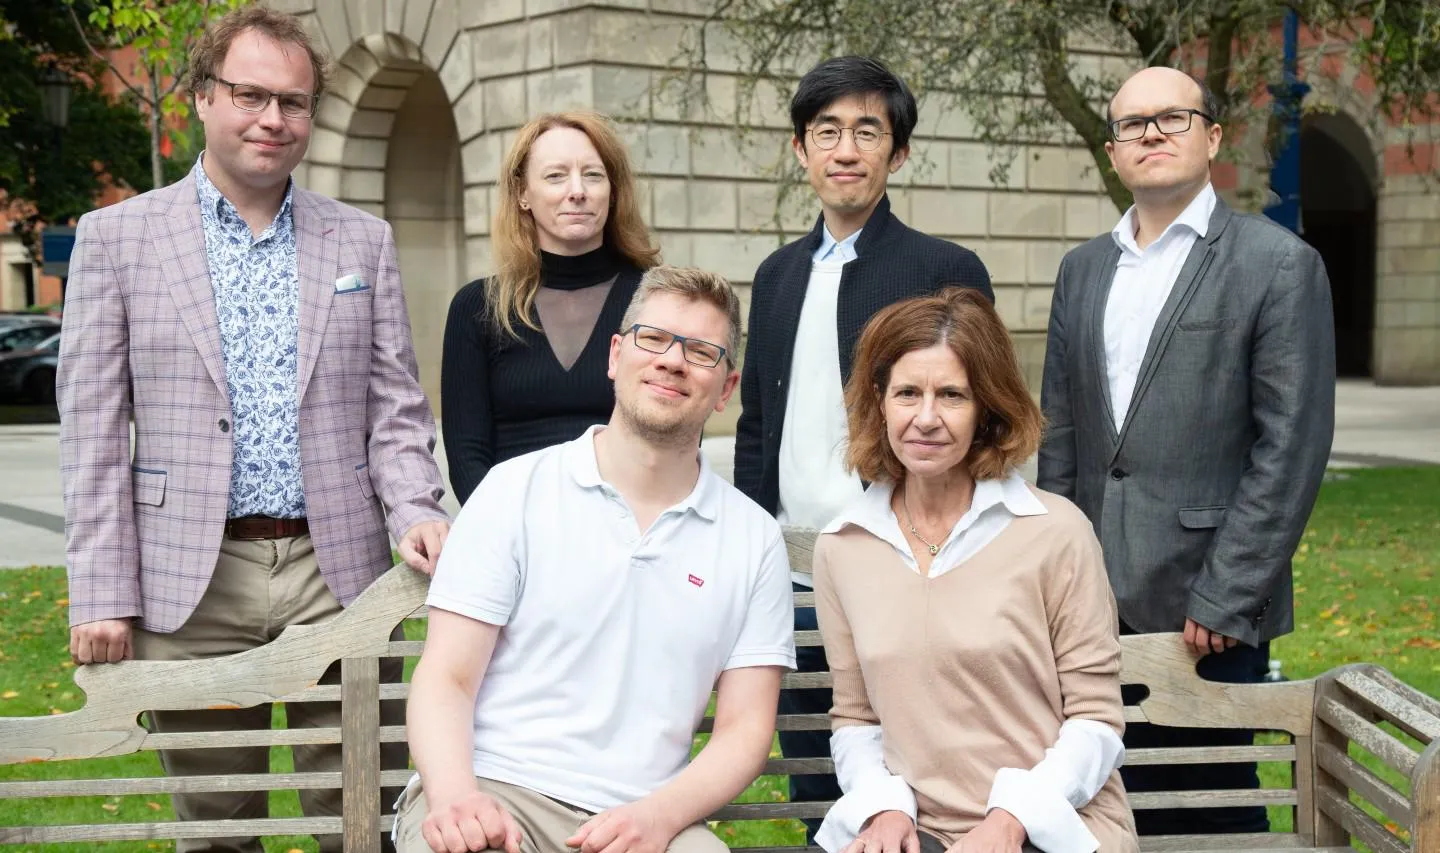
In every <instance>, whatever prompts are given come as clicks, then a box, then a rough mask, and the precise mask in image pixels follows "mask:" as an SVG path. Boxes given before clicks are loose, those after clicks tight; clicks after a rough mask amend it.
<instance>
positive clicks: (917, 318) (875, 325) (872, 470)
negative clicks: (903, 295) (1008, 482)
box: [845, 287, 1045, 483]
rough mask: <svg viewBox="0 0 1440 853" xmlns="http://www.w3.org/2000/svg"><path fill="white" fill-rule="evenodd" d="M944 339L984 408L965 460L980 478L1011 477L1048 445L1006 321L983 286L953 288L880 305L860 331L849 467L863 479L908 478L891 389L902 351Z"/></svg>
mask: <svg viewBox="0 0 1440 853" xmlns="http://www.w3.org/2000/svg"><path fill="white" fill-rule="evenodd" d="M936 344H943V345H945V346H947V347H949V348H950V351H951V352H953V353H955V358H957V359H958V360H959V361H960V365H961V366H962V367H964V368H965V376H966V379H968V380H969V382H970V390H971V391H972V392H973V393H974V394H975V402H976V403H977V404H978V405H979V407H980V421H979V423H978V424H977V425H976V429H975V439H974V443H973V445H972V446H971V448H970V452H969V453H968V454H967V455H966V457H965V461H964V462H963V463H961V464H964V465H967V466H968V467H969V469H970V475H971V476H972V477H974V478H975V479H977V480H992V479H995V478H997V477H1003V476H1005V474H1006V472H1008V471H1009V470H1010V469H1011V468H1014V467H1016V466H1018V465H1020V464H1021V463H1023V462H1024V461H1025V460H1026V459H1029V458H1030V457H1031V456H1033V455H1034V454H1035V451H1036V450H1037V449H1038V448H1039V447H1040V435H1041V432H1042V431H1043V429H1044V425H1045V418H1044V416H1043V415H1042V414H1041V413H1040V407H1039V406H1037V405H1035V400H1034V398H1033V397H1031V396H1030V392H1029V390H1027V389H1026V387H1025V376H1024V374H1022V373H1021V372H1020V361H1019V359H1018V358H1016V356H1015V346H1014V344H1012V343H1011V341H1010V333H1009V332H1007V331H1006V330H1005V323H1004V322H1003V321H1002V320H1001V319H1000V315H999V314H998V313H997V312H996V311H995V306H994V305H992V304H990V300H989V299H987V298H986V297H985V295H984V294H982V293H981V292H980V291H978V290H973V289H971V288H968V287H946V288H944V289H943V290H941V291H940V292H939V293H937V294H935V295H934V296H921V297H916V298H914V299H907V300H905V301H903V302H895V303H893V304H891V305H889V306H887V307H885V308H882V309H880V311H879V312H877V313H876V314H875V316H874V317H871V318H870V322H868V323H866V324H865V330H864V331H863V332H861V333H860V341H859V343H857V344H856V345H855V365H854V367H852V368H851V370H850V381H849V382H847V383H846V384H845V411H846V416H847V419H848V421H849V433H850V445H849V447H848V448H847V450H846V452H845V465H846V467H848V468H849V469H850V470H852V471H854V472H855V473H857V474H859V475H860V479H862V480H869V481H870V482H872V483H873V482H886V483H899V482H901V481H902V480H904V479H905V467H904V466H903V465H902V464H901V463H900V459H899V457H897V456H896V455H895V451H894V449H893V448H891V446H890V437H889V435H888V434H887V433H886V431H885V403H884V400H885V392H886V390H887V389H888V388H889V387H890V371H891V368H893V367H894V366H895V363H896V362H897V361H899V360H900V358H901V356H903V355H905V354H906V353H908V352H914V351H915V350H922V349H928V348H929V347H932V346H935V345H936Z"/></svg>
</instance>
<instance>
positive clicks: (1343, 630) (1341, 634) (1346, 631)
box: [1335, 628, 1350, 637]
mask: <svg viewBox="0 0 1440 853" xmlns="http://www.w3.org/2000/svg"><path fill="white" fill-rule="evenodd" d="M1349 633H1350V629H1349V628H1341V629H1340V630H1338V631H1336V632H1335V636H1337V637H1344V636H1346V635H1347V634H1349Z"/></svg>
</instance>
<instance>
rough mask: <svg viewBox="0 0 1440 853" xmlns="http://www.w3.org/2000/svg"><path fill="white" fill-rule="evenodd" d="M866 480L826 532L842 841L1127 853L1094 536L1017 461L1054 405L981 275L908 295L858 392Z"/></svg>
mask: <svg viewBox="0 0 1440 853" xmlns="http://www.w3.org/2000/svg"><path fill="white" fill-rule="evenodd" d="M845 404H846V409H847V410H848V412H849V432H850V444H849V448H848V451H847V457H846V458H847V463H848V464H849V466H850V467H852V468H853V469H854V470H855V471H856V472H857V473H859V475H860V476H861V477H862V478H863V479H864V480H866V481H868V482H870V483H871V486H870V487H869V489H868V490H867V491H866V492H865V494H864V495H863V496H862V497H861V498H860V499H859V500H858V501H856V502H855V503H854V504H853V505H851V506H850V507H849V508H847V509H846V510H845V511H844V512H842V513H841V514H840V516H839V517H838V518H836V519H835V520H834V521H833V522H831V523H830V524H829V525H828V526H827V527H826V528H825V529H824V530H823V531H822V535H821V536H820V537H819V540H818V541H817V542H816V546H815V567H814V568H815V601H816V611H817V615H818V616H819V619H820V632H821V635H822V636H823V637H824V639H825V654H826V656H827V657H828V658H829V660H830V670H831V672H832V673H833V675H834V679H835V700H834V701H835V704H834V707H833V708H832V709H831V711H830V716H831V721H832V725H833V728H834V735H833V736H832V738H831V749H832V752H833V754H834V757H835V763H836V774H837V775H838V776H839V778H840V786H841V788H842V789H843V790H844V792H845V795H844V796H843V797H842V798H841V799H840V800H839V801H838V802H837V803H836V804H835V806H834V807H833V808H831V810H830V812H829V814H828V815H827V816H826V818H825V822H824V824H823V825H822V826H821V829H820V832H819V834H818V835H817V837H816V840H817V842H818V843H819V844H820V845H821V846H822V847H824V848H825V849H826V850H828V851H830V853H944V851H950V853H992V851H993V853H1012V851H1019V850H1022V849H1024V850H1031V849H1039V850H1042V851H1045V853H1091V851H1095V850H1100V851H1102V853H1131V851H1135V850H1138V844H1137V842H1136V838H1135V826H1134V821H1133V819H1132V816H1131V814H1130V809H1129V806H1128V804H1127V802H1126V799H1125V790H1124V788H1123V787H1122V785H1121V782H1120V775H1119V773H1117V772H1116V769H1117V768H1118V767H1119V766H1120V764H1121V762H1122V760H1123V758H1124V753H1125V750H1124V747H1123V746H1122V745H1121V742H1120V735H1121V734H1122V732H1123V730H1124V722H1123V720H1124V718H1123V715H1122V712H1121V702H1120V643H1119V639H1118V636H1117V624H1118V623H1117V619H1116V614H1115V601H1114V598H1113V596H1112V595H1111V593H1110V587H1109V582H1108V580H1107V579H1106V575H1105V566H1104V563H1103V562H1102V560H1101V556H1100V543H1099V542H1098V541H1096V539H1095V535H1094V533H1093V531H1092V530H1091V527H1090V522H1089V521H1087V520H1086V518H1085V516H1084V515H1082V514H1081V513H1080V511H1079V510H1078V509H1076V508H1075V506H1074V505H1072V504H1071V503H1070V502H1068V501H1066V500H1065V499H1064V498H1061V497H1057V496H1055V495H1052V494H1049V493H1047V492H1042V491H1039V490H1038V489H1035V488H1034V487H1032V486H1030V485H1028V484H1027V483H1026V482H1025V481H1024V480H1023V479H1022V478H1021V477H1020V475H1019V473H1017V472H1016V471H1015V467H1016V466H1017V465H1019V464H1020V463H1021V462H1023V461H1024V460H1025V459H1027V458H1028V457H1029V456H1030V455H1031V454H1033V453H1034V452H1035V450H1036V448H1037V446H1038V444H1039V442H1040V431H1041V427H1042V418H1041V415H1040V410H1039V408H1038V407H1037V406H1036V405H1035V402H1034V401H1033V400H1032V399H1031V398H1030V395H1029V393H1028V392H1027V391H1026V388H1025V382H1024V379H1023V378H1022V376H1021V374H1020V368H1019V365H1018V364H1017V362H1016V358H1015V351H1014V348H1013V346H1012V344H1011V342H1010V337H1009V335H1008V334H1007V333H1006V331H1005V327H1004V324H1003V323H1002V322H1001V320H1000V317H999V315H998V314H996V313H995V309H994V307H992V306H991V304H990V303H989V302H988V301H986V300H985V298H984V297H983V296H980V295H979V294H977V293H976V292H975V291H973V290H961V289H953V288H952V289H947V290H945V291H944V292H942V293H941V294H939V295H937V296H931V297H926V298H921V299H912V300H908V301H906V302H900V303H896V304H895V305H892V306H890V307H888V308H886V309H885V310H883V311H881V312H880V313H878V314H876V315H875V317H874V318H873V319H872V320H871V321H870V323H869V325H867V326H866V328H865V331H864V333H863V334H862V335H861V337H860V341H859V344H858V345H857V348H856V356H855V365H854V369H853V371H852V373H851V376H850V381H849V384H848V385H847V386H846V388H845Z"/></svg>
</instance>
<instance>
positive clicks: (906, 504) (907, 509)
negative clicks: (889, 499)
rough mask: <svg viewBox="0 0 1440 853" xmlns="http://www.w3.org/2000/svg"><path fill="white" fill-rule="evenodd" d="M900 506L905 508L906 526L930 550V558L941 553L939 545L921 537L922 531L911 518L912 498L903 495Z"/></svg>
mask: <svg viewBox="0 0 1440 853" xmlns="http://www.w3.org/2000/svg"><path fill="white" fill-rule="evenodd" d="M900 505H901V506H903V507H905V524H906V525H907V526H908V527H909V528H910V532H911V533H913V534H914V535H915V538H916V539H919V540H920V542H921V543H922V544H923V545H924V546H925V547H926V548H929V549H930V556H932V557H933V556H935V555H936V554H938V553H940V546H939V545H932V544H930V542H928V541H927V540H926V539H925V537H924V536H921V535H920V531H918V530H916V529H915V522H914V520H913V519H912V518H911V516H910V496H909V495H902V496H901V498H900Z"/></svg>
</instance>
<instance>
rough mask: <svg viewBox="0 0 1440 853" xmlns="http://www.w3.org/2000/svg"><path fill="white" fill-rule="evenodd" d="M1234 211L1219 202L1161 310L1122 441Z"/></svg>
mask: <svg viewBox="0 0 1440 853" xmlns="http://www.w3.org/2000/svg"><path fill="white" fill-rule="evenodd" d="M1230 216H1231V212H1230V208H1229V207H1227V206H1226V205H1225V202H1223V201H1221V200H1219V199H1216V200H1215V212H1214V213H1213V214H1211V216H1210V225H1209V229H1208V233H1207V234H1206V235H1205V236H1204V237H1202V238H1201V239H1199V240H1196V241H1195V245H1194V246H1191V247H1190V254H1189V255H1187V256H1186V258H1185V264H1184V266H1182V267H1180V275H1179V276H1177V277H1176V279H1175V286H1174V287H1173V288H1171V289H1170V296H1169V297H1168V298H1167V299H1166V300H1165V305H1164V307H1162V308H1161V309H1160V318H1159V319H1158V320H1156V321H1155V328H1154V330H1153V331H1151V333H1150V342H1149V344H1148V345H1147V346H1146V347H1145V358H1144V360H1143V361H1141V362H1140V376H1139V377H1138V378H1137V379H1136V380H1135V393H1134V394H1133V395H1132V396H1131V397H1130V409H1129V411H1127V412H1126V413H1125V425H1124V426H1123V427H1122V428H1121V430H1120V437H1119V441H1118V442H1117V448H1118V445H1119V444H1120V443H1123V442H1124V441H1125V433H1126V432H1128V431H1129V429H1130V424H1131V423H1133V422H1134V420H1135V413H1136V412H1137V411H1139V408H1140V403H1141V402H1142V401H1143V400H1144V398H1145V390H1146V389H1147V388H1149V387H1150V380H1151V379H1153V378H1154V376H1155V369H1156V367H1158V365H1159V363H1160V359H1161V358H1162V357H1164V355H1165V348H1166V347H1168V346H1169V345H1170V339H1171V337H1173V336H1174V334H1175V323H1176V322H1178V321H1179V319H1180V315H1181V314H1182V313H1184V311H1185V306H1186V305H1188V304H1189V303H1190V298H1191V297H1192V296H1194V295H1195V290H1196V288H1197V287H1198V286H1199V284H1200V281H1201V280H1202V279H1203V278H1204V277H1205V270H1206V269H1208V268H1209V267H1210V262H1211V261H1212V260H1214V258H1215V242H1216V241H1217V240H1219V239H1220V234H1221V233H1222V232H1223V231H1224V230H1225V226H1226V225H1227V224H1229V222H1230Z"/></svg>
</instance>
